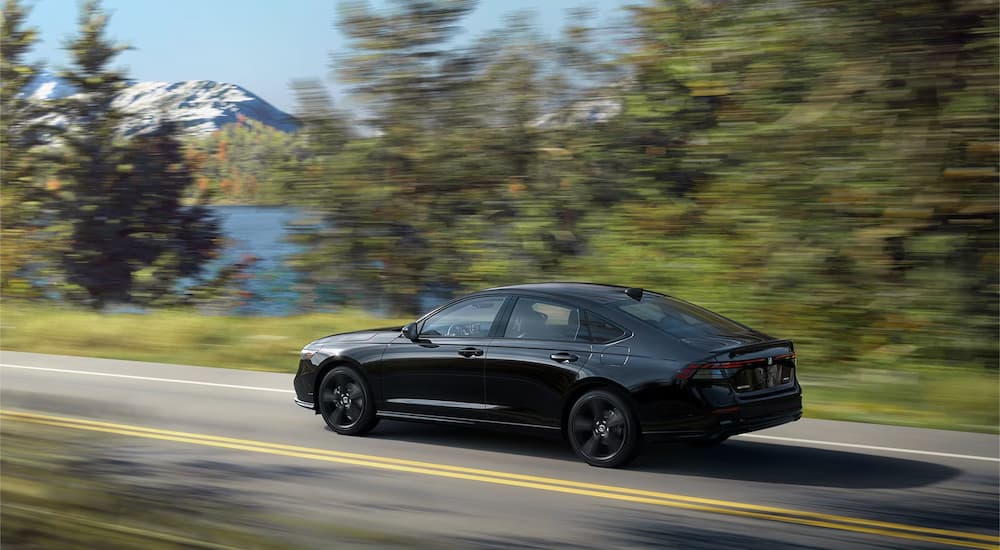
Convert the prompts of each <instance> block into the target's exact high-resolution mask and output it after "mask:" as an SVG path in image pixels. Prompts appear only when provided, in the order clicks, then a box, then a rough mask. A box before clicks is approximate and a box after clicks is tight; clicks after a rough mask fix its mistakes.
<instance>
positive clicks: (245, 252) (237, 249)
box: [206, 206, 305, 315]
mask: <svg viewBox="0 0 1000 550" xmlns="http://www.w3.org/2000/svg"><path fill="white" fill-rule="evenodd" d="M209 209H210V210H211V211H212V212H214V213H215V214H216V216H218V219H219V230H220V233H222V236H223V239H224V245H223V248H222V250H220V254H219V257H218V258H216V259H214V260H213V261H212V262H210V263H209V264H208V265H207V266H206V272H207V273H215V272H216V271H217V270H218V269H219V268H220V267H222V266H225V265H230V264H233V263H236V262H247V263H248V264H249V267H248V268H247V269H246V270H245V273H246V277H245V278H243V279H241V280H240V281H239V287H240V291H241V296H242V299H241V300H240V301H239V302H238V303H237V304H234V306H233V307H232V311H230V312H229V313H233V314H237V315H289V314H292V313H295V312H296V311H297V309H298V308H297V302H298V299H299V292H298V290H297V285H298V284H299V282H300V277H299V275H298V273H296V272H295V271H294V270H292V269H290V268H289V267H288V266H287V265H286V260H287V259H288V257H289V256H290V255H292V254H296V253H298V252H301V251H302V248H301V247H299V246H297V245H295V244H292V243H290V242H288V241H287V237H288V235H289V228H288V224H289V223H290V222H293V221H295V220H297V219H299V218H301V217H302V216H303V215H304V214H305V212H304V211H303V210H302V209H300V208H295V207H285V206H274V207H271V206H212V207H210V208H209Z"/></svg>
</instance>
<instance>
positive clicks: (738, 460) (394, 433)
mask: <svg viewBox="0 0 1000 550" xmlns="http://www.w3.org/2000/svg"><path fill="white" fill-rule="evenodd" d="M367 437H372V438H377V439H385V440H395V441H410V442H414V443H422V444H426V445H440V446H445V447H454V448H462V449H470V450H478V451H489V452H498V453H507V454H515V455H522V456H533V457H539V458H546V459H554V460H565V461H572V462H579V461H580V459H579V458H577V456H576V455H575V454H574V453H573V451H572V450H571V449H570V447H569V444H568V443H566V442H565V441H563V440H562V439H560V438H558V437H544V436H536V437H532V436H531V435H524V434H514V433H507V432H502V431H493V430H481V429H474V428H468V427H462V426H440V425H430V424H416V423H406V422H392V421H383V422H382V423H380V424H379V426H378V428H376V429H375V430H374V431H373V432H372V433H371V434H369V435H368V436H367ZM628 469H629V470H635V471H642V472H655V473H664V474H671V475H682V476H692V477H709V478H718V479H730V480H736V481H750V482H760V483H772V484H774V483H777V484H789V485H806V486H816V487H839V488H849V489H850V488H853V489H900V488H910V487H922V486H926V485H931V484H933V483H938V482H941V481H944V480H947V479H950V478H953V477H955V476H957V475H959V474H960V473H961V470H959V469H957V468H952V467H950V466H944V465H941V464H935V463H932V462H924V461H920V460H912V459H907V458H897V457H888V456H877V455H870V454H863V453H856V452H851V451H841V450H833V449H818V448H813V447H798V446H791V445H780V444H774V443H764V442H757V441H744V440H739V439H735V440H730V441H727V442H725V443H723V444H721V445H717V446H715V447H694V446H689V445H684V444H669V443H660V444H652V445H647V446H646V447H645V448H644V450H643V453H642V455H640V456H639V458H638V459H636V461H635V462H633V463H632V464H631V465H629V466H628Z"/></svg>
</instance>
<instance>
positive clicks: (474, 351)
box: [458, 348, 483, 357]
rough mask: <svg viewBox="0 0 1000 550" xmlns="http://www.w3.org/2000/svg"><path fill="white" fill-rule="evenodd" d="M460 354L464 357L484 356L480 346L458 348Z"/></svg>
mask: <svg viewBox="0 0 1000 550" xmlns="http://www.w3.org/2000/svg"><path fill="white" fill-rule="evenodd" d="M458 354H459V355H461V356H462V357H482V355H483V350H481V349H479V348H462V349H460V350H458Z"/></svg>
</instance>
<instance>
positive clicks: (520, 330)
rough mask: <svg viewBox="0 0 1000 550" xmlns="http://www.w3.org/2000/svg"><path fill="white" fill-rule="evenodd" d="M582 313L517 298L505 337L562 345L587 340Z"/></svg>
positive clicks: (567, 307)
mask: <svg viewBox="0 0 1000 550" xmlns="http://www.w3.org/2000/svg"><path fill="white" fill-rule="evenodd" d="M581 334H584V333H583V332H582V331H581V325H580V310H579V309H577V308H575V307H570V306H565V305H562V304H556V303H552V302H547V301H545V300H541V299H537V298H518V299H517V304H515V305H514V311H512V312H511V314H510V321H508V322H507V330H506V331H505V332H504V338H530V339H533V340H556V341H562V342H574V341H586V339H582V338H581V337H580V336H581Z"/></svg>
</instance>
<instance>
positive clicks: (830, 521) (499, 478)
mask: <svg viewBox="0 0 1000 550" xmlns="http://www.w3.org/2000/svg"><path fill="white" fill-rule="evenodd" d="M0 416H2V418H5V419H8V420H17V421H22V422H31V423H35V424H43V425H49V426H56V427H62V428H71V429H79V430H88V431H95V432H104V433H113V434H118V435H127V436H133V437H143V438H148V439H159V440H164V441H174V442H181V443H191V444H196V445H206V446H211V447H220V448H227V449H235V450H243V451H251V452H258V453H266V454H274V455H281V456H288V457H295V458H304V459H309V460H320V461H324V462H333V463H340V464H350V465H355V466H362V467H368V468H379V469H383V470H393V471H400V472H407V473H417V474H424V475H433V476H438V477H447V478H453V479H464V480H470V481H479V482H484V483H492V484H497V485H507V486H513V487H522V488H530V489H538V490H544V491H550V492H558V493H567V494H575V495H582V496H591V497H597V498H605V499H611V500H619V501H626V502H634V503H640V504H651V505H657V506H665V507H672V508H682V509H688V510H695V511H702V512H710V513H719V514H726V515H733V516H741V517H749V518H755V519H766V520H772V521H781V522H785V523H793V524H799V525H810V526H815V527H823V528H828V529H837V530H842V531H853V532H858V533H866V534H873V535H881V536H887V537H894V538H903V539H909V540H919V541H924V542H935V543H941V544H948V545H954V546H964V547H969V548H997V546H998V544H1000V537H996V536H991V535H984V534H980V533H966V532H961V531H952V530H946V529H934V528H928V527H920V526H915V525H905V524H899V523H890V522H881V521H875V520H866V519H862V518H851V517H846V516H836V515H831V514H821V513H816V512H806V511H799V510H792V509H787V508H777V507H770V506H759V505H753V504H745V503H739V502H729V501H723V500H715V499H705V498H699V497H689V496H685V495H675V494H670V493H660V492H656V491H644V490H640V489H630V488H625V487H614V486H609V485H599V484H592V483H584V482H575V481H569V480H560V479H555V478H545V477H538V476H528V475H522V474H514V473H509V472H499V471H492V470H483V469H477V468H465V467H461V466H449V465H443V464H434V463H429V462H419V461H413V460H405V459H394V458H388V457H380V456H374V455H363V454H357V453H346V452H341V451H328V450H325V449H314V448H309V447H297V446H293V445H282V444H277V443H267V442H262V441H252V440H243V439H234V438H228V437H219V436H211V435H205V434H196V433H188V432H178V431H172V430H159V429H155V428H146V427H142V426H132V425H127V424H114V423H110V422H99V421H94V420H84V419H78V418H67V417H57V416H49V415H40V414H32V413H24V412H14V411H0ZM948 537H951V538H948ZM961 539H965V540H961ZM978 541H985V542H978ZM987 543H988V544H987Z"/></svg>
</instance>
